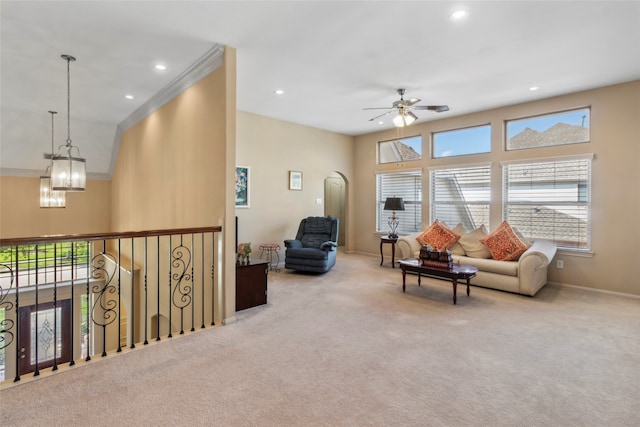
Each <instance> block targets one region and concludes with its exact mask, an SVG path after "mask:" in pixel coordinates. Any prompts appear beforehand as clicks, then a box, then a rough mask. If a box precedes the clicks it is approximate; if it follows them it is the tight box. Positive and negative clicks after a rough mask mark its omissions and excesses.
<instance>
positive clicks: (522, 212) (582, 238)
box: [503, 158, 591, 250]
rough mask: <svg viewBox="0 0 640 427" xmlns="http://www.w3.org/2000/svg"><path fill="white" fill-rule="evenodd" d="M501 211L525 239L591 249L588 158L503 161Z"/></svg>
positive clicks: (589, 165) (589, 159)
mask: <svg viewBox="0 0 640 427" xmlns="http://www.w3.org/2000/svg"><path fill="white" fill-rule="evenodd" d="M503 183H504V190H503V191H504V195H503V202H504V208H503V215H504V219H506V220H507V221H509V224H511V225H512V226H514V227H516V228H517V229H518V230H519V231H520V232H521V233H522V234H523V235H524V237H526V238H527V239H529V240H531V241H533V240H536V239H545V240H551V241H553V242H554V243H555V244H556V245H557V246H558V247H561V248H569V249H581V250H583V249H584V250H588V249H590V237H591V236H590V234H591V233H590V229H591V226H590V222H591V213H590V211H591V204H590V199H591V158H572V159H568V160H557V161H553V160H549V161H540V162H535V163H533V162H532V163H519V164H506V165H503Z"/></svg>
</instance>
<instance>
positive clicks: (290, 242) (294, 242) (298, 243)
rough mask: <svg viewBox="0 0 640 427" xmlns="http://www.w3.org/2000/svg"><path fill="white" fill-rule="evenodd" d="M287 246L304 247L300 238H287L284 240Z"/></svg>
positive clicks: (293, 247) (292, 247) (291, 247)
mask: <svg viewBox="0 0 640 427" xmlns="http://www.w3.org/2000/svg"><path fill="white" fill-rule="evenodd" d="M284 246H285V248H290V249H296V248H301V247H302V242H301V241H300V240H291V239H290V240H285V241H284Z"/></svg>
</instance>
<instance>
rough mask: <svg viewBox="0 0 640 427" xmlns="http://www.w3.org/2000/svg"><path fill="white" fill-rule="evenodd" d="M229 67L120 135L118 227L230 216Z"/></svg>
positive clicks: (115, 196)
mask: <svg viewBox="0 0 640 427" xmlns="http://www.w3.org/2000/svg"><path fill="white" fill-rule="evenodd" d="M224 76H225V74H224V70H223V68H222V67H221V68H218V69H217V70H215V71H214V72H213V73H211V74H210V75H209V76H207V77H205V78H204V79H202V80H201V81H200V82H198V83H196V84H195V85H193V86H192V87H190V88H189V89H187V90H186V91H184V92H183V93H181V94H180V95H178V96H177V97H176V98H174V99H173V100H171V101H170V102H168V103H166V104H165V105H163V106H162V107H161V108H160V109H158V110H156V111H155V112H153V113H152V114H151V115H149V116H148V117H147V118H145V119H144V120H142V121H141V122H140V123H138V124H136V125H135V126H133V127H132V128H131V129H129V130H127V131H126V132H124V133H123V135H122V140H121V143H120V151H119V153H118V159H117V161H116V167H115V170H114V174H113V178H112V182H113V184H112V201H113V208H112V209H113V214H112V224H113V226H112V229H113V231H134V230H153V229H163V228H180V227H199V226H210V225H217V224H218V221H219V220H220V219H222V218H224V201H225V185H226V181H225V125H224V123H225V122H224V121H225V108H224V107H225V104H224Z"/></svg>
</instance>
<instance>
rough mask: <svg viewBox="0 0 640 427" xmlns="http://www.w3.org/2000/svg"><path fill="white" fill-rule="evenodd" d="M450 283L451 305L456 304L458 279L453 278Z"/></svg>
mask: <svg viewBox="0 0 640 427" xmlns="http://www.w3.org/2000/svg"><path fill="white" fill-rule="evenodd" d="M452 281H453V303H454V304H455V303H456V293H457V290H458V279H456V278H453V279H452Z"/></svg>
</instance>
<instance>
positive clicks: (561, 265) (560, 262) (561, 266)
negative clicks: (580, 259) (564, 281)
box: [556, 259, 564, 269]
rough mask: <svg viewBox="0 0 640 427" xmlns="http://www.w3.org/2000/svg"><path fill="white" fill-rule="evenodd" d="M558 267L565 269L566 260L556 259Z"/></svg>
mask: <svg viewBox="0 0 640 427" xmlns="http://www.w3.org/2000/svg"><path fill="white" fill-rule="evenodd" d="M556 267H558V268H559V269H563V268H564V261H563V260H561V259H559V260H557V261H556Z"/></svg>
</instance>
